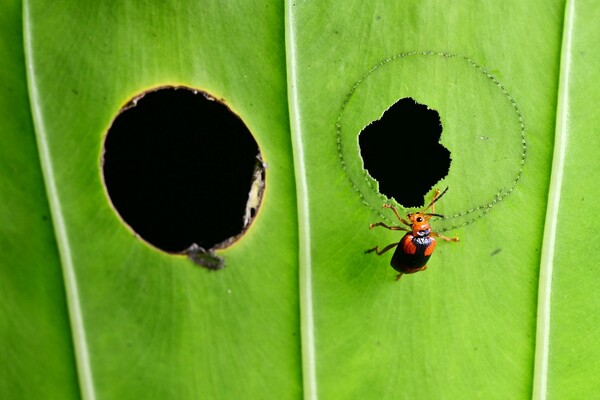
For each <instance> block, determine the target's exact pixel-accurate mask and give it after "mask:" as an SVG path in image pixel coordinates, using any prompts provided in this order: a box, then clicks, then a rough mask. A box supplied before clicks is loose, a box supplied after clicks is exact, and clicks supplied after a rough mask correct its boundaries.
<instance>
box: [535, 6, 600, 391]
mask: <svg viewBox="0 0 600 400" xmlns="http://www.w3.org/2000/svg"><path fill="white" fill-rule="evenodd" d="M598 18H600V12H599V10H598V7H597V6H596V4H595V3H594V2H591V1H568V2H567V6H566V12H565V24H564V33H563V42H562V54H561V70H560V84H559V88H558V107H557V112H556V137H555V145H554V158H553V165H552V175H551V177H552V178H551V181H550V191H549V198H548V211H547V215H546V230H545V234H544V247H543V253H542V263H541V272H540V300H539V309H538V315H539V316H538V346H537V347H538V349H537V350H538V354H537V359H536V375H535V379H536V386H535V392H534V396H535V397H536V398H546V397H550V398H556V399H560V398H590V397H593V396H594V394H595V393H596V391H597V385H596V383H595V378H594V377H595V375H596V374H597V371H598V369H599V368H600V363H599V361H598V359H599V356H600V347H599V346H598V344H597V340H596V338H597V336H598V331H599V328H598V327H599V326H600V319H599V318H600V317H599V313H598V310H599V309H600V301H599V297H598V295H597V293H600V285H599V283H598V279H596V272H597V271H596V264H598V261H599V257H598V255H597V254H596V253H595V243H597V242H598V239H600V235H599V234H598V232H597V229H596V225H597V223H598V218H597V215H598V214H599V213H600V209H599V206H598V201H597V199H598V197H599V196H600V189H599V187H598V181H599V180H600V171H599V169H598V166H599V165H600V163H599V162H598V154H597V149H598V148H599V147H600V138H599V136H598V132H597V126H598V124H600V112H599V111H598V108H597V107H596V106H595V104H597V103H598V101H599V100H600V93H599V91H598V84H597V83H596V81H597V79H596V75H597V71H598V66H599V65H600V44H599V42H598V28H597V24H595V21H598Z"/></svg>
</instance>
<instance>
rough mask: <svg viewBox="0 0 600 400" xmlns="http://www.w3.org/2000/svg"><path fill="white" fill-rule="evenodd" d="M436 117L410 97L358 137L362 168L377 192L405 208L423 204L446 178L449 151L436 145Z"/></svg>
mask: <svg viewBox="0 0 600 400" xmlns="http://www.w3.org/2000/svg"><path fill="white" fill-rule="evenodd" d="M441 134H442V125H441V122H440V116H439V114H438V113H437V111H435V110H431V109H428V108H427V106H425V105H423V104H419V103H417V102H415V101H414V100H413V99H411V98H405V99H402V100H399V101H398V102H397V103H396V104H394V105H393V106H392V107H390V108H389V109H388V110H387V111H386V112H385V113H384V114H383V116H382V117H381V119H379V120H377V121H374V122H373V123H371V124H370V125H369V126H367V127H366V128H365V129H364V130H363V131H362V132H361V133H360V135H359V146H360V152H361V156H362V159H363V162H364V166H365V169H366V170H367V171H368V173H369V175H371V176H372V177H373V178H374V179H376V180H377V181H378V182H379V191H380V192H381V193H383V194H385V195H386V196H387V197H393V198H394V199H395V200H396V201H397V202H398V203H400V204H402V205H403V206H405V207H420V206H423V205H424V196H425V194H427V192H428V191H429V190H430V189H431V188H432V187H433V185H435V184H436V183H437V182H438V181H439V180H440V179H442V178H444V177H445V176H446V175H448V170H449V168H450V151H449V150H448V149H446V148H445V147H444V146H442V145H441V144H440V143H439V140H440V135H441Z"/></svg>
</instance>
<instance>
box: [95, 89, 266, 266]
mask: <svg viewBox="0 0 600 400" xmlns="http://www.w3.org/2000/svg"><path fill="white" fill-rule="evenodd" d="M102 172H103V177H104V182H105V186H106V190H107V193H108V196H109V198H110V200H111V202H112V204H113V206H114V208H115V209H116V211H117V213H118V214H119V215H120V216H121V218H122V219H123V220H124V221H125V223H126V224H127V225H129V227H130V228H131V229H132V230H133V231H134V232H135V233H136V234H137V235H138V236H139V237H141V238H142V239H144V240H145V241H147V242H149V243H150V244H152V245H154V246H155V247H157V248H159V249H161V250H164V251H166V252H169V253H179V254H187V255H189V257H190V259H192V260H193V261H194V262H196V263H197V264H200V265H202V266H205V267H207V268H210V269H220V268H222V267H223V260H222V259H221V258H220V257H218V256H217V255H216V254H215V253H214V249H216V248H224V247H227V246H229V245H230V244H232V243H233V242H235V241H236V240H237V239H238V238H239V237H240V236H241V235H242V234H243V233H244V231H245V230H246V228H247V227H248V226H249V225H250V223H251V222H252V219H253V216H254V215H255V214H256V211H257V209H258V207H259V205H260V202H261V200H262V193H263V189H264V181H265V167H264V163H263V161H262V159H261V156H260V152H259V148H258V145H257V143H256V141H255V140H254V137H253V136H252V134H251V133H250V131H249V130H248V128H247V127H246V125H245V124H244V123H243V122H242V120H241V119H240V118H239V117H238V116H237V115H235V114H234V113H233V112H232V111H231V110H230V109H229V108H228V107H227V106H226V105H225V104H223V103H222V102H220V101H217V100H215V99H214V98H213V97H211V96H209V95H207V94H206V93H203V92H200V91H197V90H193V89H188V88H181V87H178V88H175V87H167V88H160V89H158V90H153V91H149V92H145V93H143V94H142V95H141V96H138V97H136V98H135V99H134V100H132V101H131V102H130V103H129V104H128V105H127V106H126V107H124V109H123V110H122V111H121V113H120V114H119V115H118V116H117V117H116V119H115V120H114V121H113V124H112V126H111V128H110V129H109V131H108V133H107V135H106V139H105V143H104V154H103V159H102Z"/></svg>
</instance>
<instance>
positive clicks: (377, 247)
mask: <svg viewBox="0 0 600 400" xmlns="http://www.w3.org/2000/svg"><path fill="white" fill-rule="evenodd" d="M399 244H400V242H398V243H392V244H388V245H387V246H385V247H384V248H383V250H379V246H375V247H373V248H372V249H369V250H365V253H372V252H375V253H376V254H377V255H378V256H380V255H382V254H383V253H385V252H386V251H388V250H391V249H393V248H394V247H396V246H398V245H399Z"/></svg>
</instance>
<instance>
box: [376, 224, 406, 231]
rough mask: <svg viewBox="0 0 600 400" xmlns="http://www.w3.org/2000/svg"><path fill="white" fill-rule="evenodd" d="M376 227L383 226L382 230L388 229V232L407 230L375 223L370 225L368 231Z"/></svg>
mask: <svg viewBox="0 0 600 400" xmlns="http://www.w3.org/2000/svg"><path fill="white" fill-rule="evenodd" d="M376 226H383V227H384V228H386V229H389V230H390V231H408V229H406V228H405V227H403V226H389V225H386V224H384V223H383V222H377V223H375V224H370V225H369V229H373V228H375V227H376Z"/></svg>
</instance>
